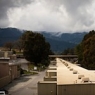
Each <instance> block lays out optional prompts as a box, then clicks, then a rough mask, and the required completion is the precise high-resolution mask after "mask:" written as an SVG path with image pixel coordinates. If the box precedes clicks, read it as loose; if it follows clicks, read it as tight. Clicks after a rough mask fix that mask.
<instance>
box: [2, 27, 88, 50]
mask: <svg viewBox="0 0 95 95" xmlns="http://www.w3.org/2000/svg"><path fill="white" fill-rule="evenodd" d="M24 31H25V30H20V29H17V28H0V46H3V45H4V44H5V43H6V42H14V41H16V40H17V39H19V38H20V36H21V35H22V34H23V32H24ZM40 33H41V34H43V36H44V37H45V38H46V41H47V42H49V43H50V45H51V50H52V51H54V52H62V51H63V50H65V49H67V48H74V47H75V46H76V45H77V44H79V43H80V42H81V41H82V39H83V37H84V35H85V34H87V32H80V33H62V34H60V33H55V34H54V33H51V32H47V31H40Z"/></svg>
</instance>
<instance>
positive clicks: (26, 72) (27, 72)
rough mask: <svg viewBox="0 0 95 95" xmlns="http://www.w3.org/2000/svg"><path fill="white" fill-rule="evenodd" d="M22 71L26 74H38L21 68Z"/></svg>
mask: <svg viewBox="0 0 95 95" xmlns="http://www.w3.org/2000/svg"><path fill="white" fill-rule="evenodd" d="M23 73H24V74H26V75H34V74H38V73H37V72H30V71H26V70H23Z"/></svg>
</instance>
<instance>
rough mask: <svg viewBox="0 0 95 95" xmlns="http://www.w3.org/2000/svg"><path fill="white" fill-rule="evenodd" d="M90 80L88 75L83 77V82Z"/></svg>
mask: <svg viewBox="0 0 95 95" xmlns="http://www.w3.org/2000/svg"><path fill="white" fill-rule="evenodd" d="M89 81H90V80H89V78H88V77H83V78H82V82H89Z"/></svg>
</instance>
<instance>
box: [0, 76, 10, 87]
mask: <svg viewBox="0 0 95 95" xmlns="http://www.w3.org/2000/svg"><path fill="white" fill-rule="evenodd" d="M9 82H10V76H6V77H3V78H0V88H2V87H3V86H5V85H7V84H8V83H9Z"/></svg>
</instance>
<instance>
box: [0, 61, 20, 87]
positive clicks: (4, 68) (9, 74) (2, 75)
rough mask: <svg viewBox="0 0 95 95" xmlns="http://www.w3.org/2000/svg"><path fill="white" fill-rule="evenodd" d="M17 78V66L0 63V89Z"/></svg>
mask: <svg viewBox="0 0 95 95" xmlns="http://www.w3.org/2000/svg"><path fill="white" fill-rule="evenodd" d="M18 77H20V71H18V70H17V65H11V66H9V64H8V63H0V88H1V87H3V86H5V85H7V84H8V83H9V82H11V81H12V80H14V79H15V78H18Z"/></svg>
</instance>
